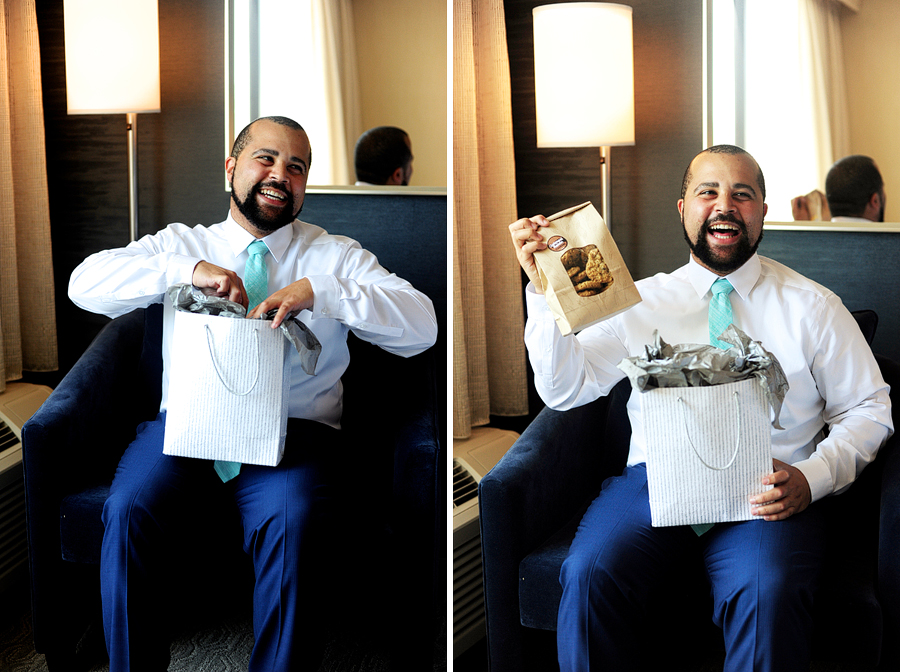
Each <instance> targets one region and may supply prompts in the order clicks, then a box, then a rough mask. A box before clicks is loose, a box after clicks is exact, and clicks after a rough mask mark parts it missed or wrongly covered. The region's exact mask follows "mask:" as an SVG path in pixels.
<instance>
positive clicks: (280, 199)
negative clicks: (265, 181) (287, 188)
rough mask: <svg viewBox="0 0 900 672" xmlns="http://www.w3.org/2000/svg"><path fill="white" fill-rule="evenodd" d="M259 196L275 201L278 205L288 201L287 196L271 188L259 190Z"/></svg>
mask: <svg viewBox="0 0 900 672" xmlns="http://www.w3.org/2000/svg"><path fill="white" fill-rule="evenodd" d="M259 194H260V195H261V196H264V197H265V198H266V199H267V200H269V201H275V202H276V203H278V204H284V203H285V202H286V201H287V196H285V195H284V193H283V192H280V191H278V190H276V189H271V188H269V187H263V188H261V189H259Z"/></svg>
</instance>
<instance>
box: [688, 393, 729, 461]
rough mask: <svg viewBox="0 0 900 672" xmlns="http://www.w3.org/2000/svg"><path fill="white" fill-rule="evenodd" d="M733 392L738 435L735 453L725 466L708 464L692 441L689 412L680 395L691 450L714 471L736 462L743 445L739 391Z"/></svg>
mask: <svg viewBox="0 0 900 672" xmlns="http://www.w3.org/2000/svg"><path fill="white" fill-rule="evenodd" d="M731 394H732V395H733V399H734V405H735V408H737V437H736V438H735V441H734V455H732V456H731V459H730V460H729V461H728V464H726V465H725V466H724V467H714V466H713V465H711V464H707V462H706V460H704V459H703V458H702V457H701V456H700V453H699V452H697V447H696V446H695V445H694V442H693V441H691V435H690V432H688V426H687V414H686V413H685V410H684V399H682V398H681V397H678V403H679V406H680V408H681V421H682V422H683V423H684V435H685V436H686V437H687V440H688V443H689V444H691V450H693V451H694V455H696V456H697V459H698V460H700V461H701V462H702V463H703V466H704V467H706V468H707V469H712V470H713V471H725V470H726V469H728V468H729V467H731V465H732V464H734V461H735V460H736V459H737V454H738V448H739V447H740V445H741V405H740V401H739V396H738V393H737V391H733V392H732V393H731Z"/></svg>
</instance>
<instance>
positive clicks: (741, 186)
mask: <svg viewBox="0 0 900 672" xmlns="http://www.w3.org/2000/svg"><path fill="white" fill-rule="evenodd" d="M709 187H715V188H716V189H718V188H719V187H720V185H719V183H718V182H701V183H700V184H698V185H697V186H696V187H695V188H694V195H697V194H698V193H699V192H701V191H703V190H704V189H707V188H709ZM734 188H735V189H738V190H744V191H749V192H750V193H752V194H753V197H754V198H755V197H756V189H754V188H753V185H752V184H744V183H743V182H738V183H737V184H735V185H734Z"/></svg>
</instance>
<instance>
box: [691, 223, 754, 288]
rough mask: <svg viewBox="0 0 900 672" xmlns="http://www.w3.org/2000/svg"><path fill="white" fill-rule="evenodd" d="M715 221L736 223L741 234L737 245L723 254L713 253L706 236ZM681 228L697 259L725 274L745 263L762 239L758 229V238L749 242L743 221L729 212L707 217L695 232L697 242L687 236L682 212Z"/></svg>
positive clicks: (713, 269)
mask: <svg viewBox="0 0 900 672" xmlns="http://www.w3.org/2000/svg"><path fill="white" fill-rule="evenodd" d="M717 222H730V223H732V224H734V225H736V226H737V227H738V228H739V229H740V230H741V234H742V235H741V239H740V240H739V241H738V243H737V245H732V246H731V247H730V248H729V249H728V251H727V252H726V253H725V255H723V254H721V253H720V254H718V255H717V254H716V253H714V252H713V250H712V248H711V247H710V245H709V240H708V238H707V235H708V233H709V228H710V226H712V225H713V224H715V223H717ZM681 229H682V231H683V232H684V239H685V240H686V241H687V244H688V247H690V248H691V252H692V253H693V255H694V256H695V257H696V258H697V260H698V261H700V263H702V264H703V265H704V266H706V267H707V268H709V269H711V270H712V271H715V272H716V273H723V274H725V275H727V274H728V273H731V272H733V271H736V270H737V269H739V268H740V267H741V266H743V265H744V264H746V263H747V261H748V260H749V259H750V257H752V256H753V255H754V254H755V253H756V250H757V248H759V244H760V243H761V242H762V239H763V231H762V229H760V231H759V238H757V239H756V242H755V243H752V244H751V243H750V237H749V236H748V235H747V227H746V226H745V225H744V223H743V222H741V221H738V219H737V218H736V217H735V216H734V215H730V214H729V215H719V216H717V217H713V218H712V219H707V220H706V221H705V222H704V223H703V226H701V227H700V231H699V232H698V234H697V242H694V241H692V240H691V239H690V236H688V233H687V229H686V228H685V226H684V214H682V215H681Z"/></svg>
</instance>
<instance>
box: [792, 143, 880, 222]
mask: <svg viewBox="0 0 900 672" xmlns="http://www.w3.org/2000/svg"><path fill="white" fill-rule="evenodd" d="M815 196H818V197H819V198H821V193H820V192H816V191H814V192H812V193H811V194H807V195H806V196H797V197H796V198H794V199H793V200H792V201H791V210H792V212H793V216H794V219H795V220H810V219H812V218H813V217H812V215H811V214H810V213H811V208H812V203H811V200H812V198H813V197H815ZM825 198H826V201H827V203H826V205H825V207H824V208H822V211H823V212H824V213H826V214H825V215H823V218H826V219H827V218H830V219H831V221H832V222H856V223H869V222H883V221H884V180H883V179H882V178H881V172H879V170H878V166H877V165H875V161H874V160H873V159H872V158H870V157H868V156H863V155H861V154H854V155H852V156H845V157H844V158H843V159H840V160H838V161H836V162H835V164H834V165H833V166H831V168H830V169H829V170H828V175H826V177H825Z"/></svg>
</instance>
